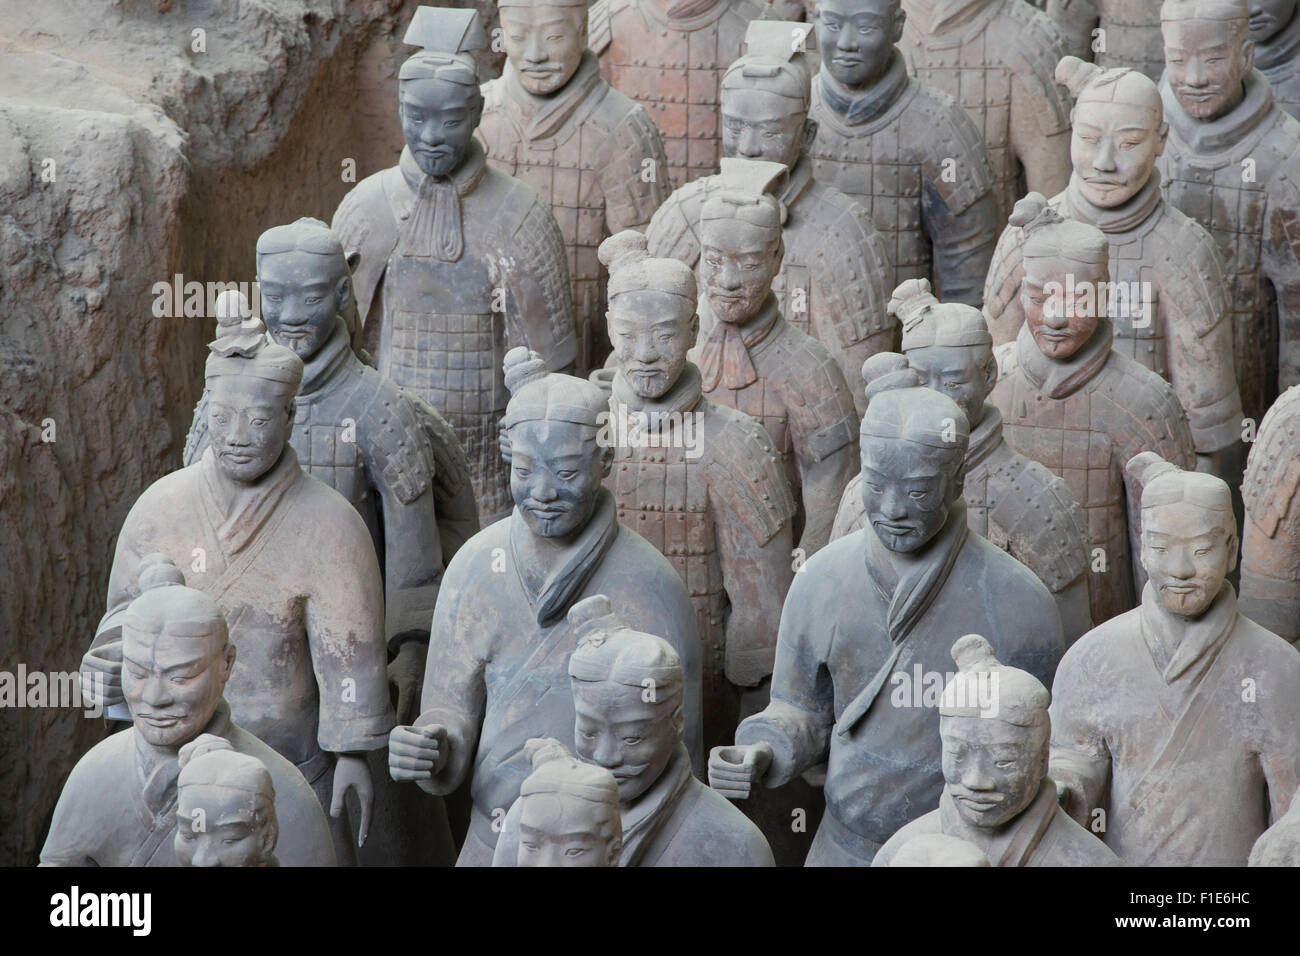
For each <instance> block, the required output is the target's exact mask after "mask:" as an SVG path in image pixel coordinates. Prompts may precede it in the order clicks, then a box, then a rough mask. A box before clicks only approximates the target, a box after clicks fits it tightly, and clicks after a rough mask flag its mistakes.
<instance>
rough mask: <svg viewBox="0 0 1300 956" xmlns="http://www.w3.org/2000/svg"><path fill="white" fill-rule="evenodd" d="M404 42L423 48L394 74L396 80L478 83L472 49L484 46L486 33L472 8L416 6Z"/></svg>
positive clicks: (476, 67)
mask: <svg viewBox="0 0 1300 956" xmlns="http://www.w3.org/2000/svg"><path fill="white" fill-rule="evenodd" d="M402 42H403V43H408V44H410V45H411V46H418V47H423V49H422V50H420V52H419V53H416V54H413V55H412V56H411V57H409V58H408V59H407V60H406V62H405V63H403V64H402V67H401V69H400V70H399V71H398V73H397V78H398V79H399V80H434V79H437V80H446V81H447V82H449V83H456V84H458V85H460V86H477V85H478V65H477V64H476V63H475V62H474V55H473V54H474V51H476V50H482V49H485V48H486V47H487V36H486V35H485V34H484V32H483V24H482V22H481V21H480V20H479V15H478V11H477V10H474V9H473V8H470V9H458V8H453V7H427V6H425V7H417V8H416V10H415V16H413V17H412V18H411V25H410V26H409V27H407V29H406V36H405V37H403V38H402Z"/></svg>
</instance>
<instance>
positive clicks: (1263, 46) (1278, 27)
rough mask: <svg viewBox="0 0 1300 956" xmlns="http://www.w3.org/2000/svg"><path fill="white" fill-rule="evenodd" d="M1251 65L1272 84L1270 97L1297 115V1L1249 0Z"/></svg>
mask: <svg viewBox="0 0 1300 956" xmlns="http://www.w3.org/2000/svg"><path fill="white" fill-rule="evenodd" d="M1250 38H1251V40H1253V41H1254V43H1255V69H1257V70H1259V72H1261V73H1263V74H1264V78H1265V79H1266V80H1268V85H1269V86H1271V87H1272V88H1273V101H1274V102H1275V103H1277V105H1278V106H1280V107H1282V109H1284V110H1285V111H1286V112H1287V113H1288V114H1289V115H1290V116H1293V117H1295V118H1296V119H1300V3H1297V0H1250Z"/></svg>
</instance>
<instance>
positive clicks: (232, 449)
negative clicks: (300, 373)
mask: <svg viewBox="0 0 1300 956" xmlns="http://www.w3.org/2000/svg"><path fill="white" fill-rule="evenodd" d="M293 416H294V405H293V395H292V394H288V395H286V394H285V386H284V385H283V384H281V383H279V382H272V381H269V380H267V379H264V378H257V377H255V376H252V375H221V376H218V377H216V378H214V379H211V383H210V386H209V393H208V434H209V435H210V436H211V444H212V450H213V452H214V453H215V454H216V457H217V465H218V467H220V468H221V470H222V472H223V473H224V474H225V475H226V476H227V477H228V478H230V480H231V481H235V482H238V483H239V484H252V483H254V482H256V481H257V480H258V479H259V478H261V477H262V476H263V475H265V474H266V473H267V472H268V471H270V470H271V468H272V467H274V465H275V463H276V462H277V461H279V460H280V455H281V454H282V453H283V451H284V446H285V443H286V442H288V441H289V435H290V433H291V432H292V430H293Z"/></svg>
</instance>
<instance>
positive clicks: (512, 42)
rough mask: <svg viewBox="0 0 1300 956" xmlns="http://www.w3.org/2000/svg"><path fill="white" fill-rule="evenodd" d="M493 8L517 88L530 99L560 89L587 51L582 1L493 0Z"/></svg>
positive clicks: (584, 14)
mask: <svg viewBox="0 0 1300 956" xmlns="http://www.w3.org/2000/svg"><path fill="white" fill-rule="evenodd" d="M497 7H498V8H499V9H500V15H501V36H502V41H503V42H504V44H505V48H506V57H507V58H508V59H509V60H510V65H511V66H512V67H514V70H515V74H516V75H517V76H518V77H519V83H520V85H522V86H523V88H524V89H525V90H527V91H528V92H529V93H532V94H533V95H534V96H549V95H550V94H552V93H556V92H558V91H559V90H561V89H563V88H564V85H565V84H566V83H568V82H569V80H570V79H572V78H573V74H574V73H576V72H577V71H578V65H579V64H580V63H581V62H582V54H583V53H584V52H586V50H587V3H586V0H497Z"/></svg>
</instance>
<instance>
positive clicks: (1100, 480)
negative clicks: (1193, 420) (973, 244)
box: [992, 193, 1195, 624]
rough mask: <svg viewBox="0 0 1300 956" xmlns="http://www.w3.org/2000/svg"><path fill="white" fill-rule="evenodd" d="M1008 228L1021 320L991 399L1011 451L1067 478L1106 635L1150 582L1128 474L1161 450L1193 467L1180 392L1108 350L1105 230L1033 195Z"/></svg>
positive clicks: (1002, 353)
mask: <svg viewBox="0 0 1300 956" xmlns="http://www.w3.org/2000/svg"><path fill="white" fill-rule="evenodd" d="M1011 222H1012V224H1014V225H1016V226H1019V227H1021V228H1022V229H1024V231H1025V234H1026V237H1027V238H1026V241H1025V245H1024V247H1023V256H1024V262H1025V280H1024V282H1023V284H1022V287H1021V293H1020V302H1021V308H1022V309H1023V310H1024V313H1025V318H1026V321H1025V324H1024V325H1023V326H1021V329H1020V333H1019V335H1018V336H1017V337H1016V340H1015V342H1009V343H1007V344H1006V345H1003V346H1000V347H999V348H998V349H997V355H998V363H999V366H1000V368H1001V374H1000V377H999V379H998V383H997V386H996V387H995V388H994V390H993V396H992V400H993V404H995V405H996V406H997V407H998V410H999V411H1001V412H1002V421H1003V431H1004V434H1005V435H1006V440H1007V443H1008V444H1010V445H1011V447H1013V448H1014V449H1016V450H1017V451H1018V452H1020V453H1021V454H1022V455H1024V456H1025V457H1027V458H1031V459H1033V460H1034V461H1037V462H1040V463H1042V464H1044V465H1046V466H1047V467H1048V468H1050V469H1051V470H1052V471H1053V472H1055V473H1056V474H1057V475H1059V476H1060V477H1061V478H1064V479H1065V482H1066V484H1067V485H1069V486H1070V490H1071V491H1072V492H1074V496H1075V498H1076V500H1078V502H1079V505H1080V506H1081V507H1082V508H1083V513H1084V518H1085V520H1086V522H1087V528H1088V544H1089V547H1090V549H1091V553H1090V555H1089V561H1090V570H1091V575H1092V576H1091V581H1090V583H1089V591H1090V594H1091V599H1092V620H1093V622H1094V623H1096V624H1100V623H1102V622H1104V621H1107V620H1109V619H1110V618H1112V617H1114V616H1115V615H1116V614H1119V613H1121V612H1123V611H1127V610H1128V609H1130V608H1131V607H1133V606H1134V605H1135V604H1136V603H1137V599H1138V595H1140V594H1141V593H1142V585H1143V584H1144V583H1145V581H1146V576H1145V574H1144V573H1143V570H1142V566H1141V564H1140V563H1139V562H1137V561H1136V560H1134V559H1133V557H1132V555H1134V554H1136V552H1137V550H1138V530H1139V528H1140V527H1141V515H1140V512H1139V509H1138V498H1137V494H1136V489H1135V488H1134V485H1133V481H1132V478H1131V476H1128V475H1126V474H1125V472H1124V465H1125V463H1126V462H1127V461H1128V460H1129V459H1130V458H1132V457H1133V456H1134V455H1136V454H1137V453H1138V452H1140V451H1146V450H1150V449H1153V448H1154V449H1157V450H1158V451H1159V452H1160V453H1161V454H1162V455H1164V456H1165V457H1167V458H1169V459H1170V460H1173V461H1175V462H1177V463H1178V464H1179V465H1181V466H1183V467H1186V468H1191V467H1193V466H1194V464H1195V451H1194V447H1193V441H1192V434H1191V429H1190V427H1189V426H1188V424H1187V415H1186V413H1185V412H1184V411H1183V409H1182V407H1181V406H1180V405H1179V404H1178V398H1177V395H1176V394H1175V393H1174V390H1173V388H1172V387H1171V386H1170V385H1169V384H1168V383H1167V382H1165V381H1164V380H1163V379H1161V378H1160V376H1158V375H1156V373H1155V372H1152V371H1150V370H1149V369H1146V368H1143V367H1142V366H1141V365H1139V364H1138V363H1137V362H1134V361H1133V360H1132V359H1129V358H1127V357H1125V356H1124V355H1122V354H1121V353H1119V352H1117V351H1115V350H1114V349H1112V348H1111V339H1112V332H1111V322H1110V319H1108V318H1107V317H1106V315H1105V312H1106V308H1107V306H1106V303H1105V302H1104V301H1101V300H1099V299H1098V297H1097V295H1096V294H1095V290H1096V289H1098V288H1101V286H1100V285H1099V284H1100V283H1104V282H1109V274H1110V272H1109V270H1110V266H1109V261H1110V254H1111V253H1110V246H1109V243H1108V241H1107V239H1106V236H1105V235H1104V234H1103V233H1102V232H1101V230H1099V229H1097V228H1095V227H1093V226H1089V225H1086V224H1085V223H1081V222H1077V221H1075V220H1063V219H1061V217H1060V216H1059V215H1057V214H1056V213H1055V212H1054V211H1053V210H1052V209H1051V208H1049V207H1048V205H1047V201H1046V200H1045V199H1044V198H1043V197H1042V196H1040V195H1038V194H1036V193H1031V194H1030V195H1029V196H1028V197H1026V198H1025V199H1023V200H1021V202H1020V203H1018V204H1017V205H1016V214H1015V215H1014V216H1013V217H1012V220H1011ZM1071 288H1073V289H1074V293H1073V294H1071V292H1070V291H1069V290H1070V289H1071ZM1089 289H1092V290H1094V292H1093V295H1092V296H1091V298H1089V296H1088V294H1087V290H1089Z"/></svg>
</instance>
